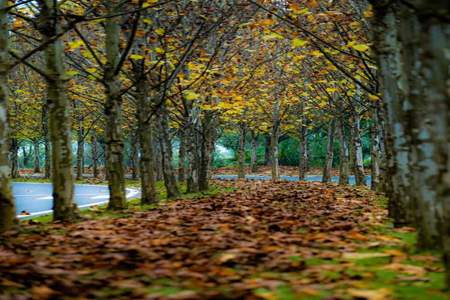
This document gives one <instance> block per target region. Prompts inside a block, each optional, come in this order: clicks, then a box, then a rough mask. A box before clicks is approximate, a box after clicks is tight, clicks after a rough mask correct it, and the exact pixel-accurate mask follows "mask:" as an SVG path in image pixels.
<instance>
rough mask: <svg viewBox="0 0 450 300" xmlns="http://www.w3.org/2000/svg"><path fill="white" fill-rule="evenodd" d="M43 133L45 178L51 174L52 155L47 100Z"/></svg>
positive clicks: (43, 111) (44, 108) (43, 114)
mask: <svg viewBox="0 0 450 300" xmlns="http://www.w3.org/2000/svg"><path fill="white" fill-rule="evenodd" d="M42 135H43V137H44V152H45V161H44V178H50V176H51V174H50V172H51V167H50V166H51V157H50V156H51V155H50V141H49V139H50V138H49V131H48V103H47V101H45V103H43V105H42Z"/></svg>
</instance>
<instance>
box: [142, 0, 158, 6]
mask: <svg viewBox="0 0 450 300" xmlns="http://www.w3.org/2000/svg"><path fill="white" fill-rule="evenodd" d="M157 2H158V0H147V1H145V3H144V4H143V5H142V7H149V6H151V5H152V4H155V3H157Z"/></svg>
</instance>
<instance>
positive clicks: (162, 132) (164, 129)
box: [158, 104, 180, 198]
mask: <svg viewBox="0 0 450 300" xmlns="http://www.w3.org/2000/svg"><path fill="white" fill-rule="evenodd" d="M167 114H168V112H167V108H166V107H165V105H164V104H163V105H161V107H160V110H159V114H158V117H159V120H158V123H159V124H158V125H159V145H160V147H161V155H162V165H163V170H162V171H163V176H164V185H165V187H166V191H167V197H169V198H170V197H177V196H178V195H179V194H180V192H179V190H178V186H177V181H176V177H175V170H174V167H173V166H172V157H173V155H172V139H171V137H170V133H169V121H168V116H167Z"/></svg>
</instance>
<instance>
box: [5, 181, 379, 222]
mask: <svg viewBox="0 0 450 300" xmlns="http://www.w3.org/2000/svg"><path fill="white" fill-rule="evenodd" d="M245 178H246V179H248V180H270V179H271V177H270V176H267V175H246V176H245ZM213 179H218V180H236V179H237V175H214V176H213ZM281 179H282V180H286V181H298V176H284V175H283V176H281ZM370 179H371V178H370V176H367V184H370ZM321 180H322V176H320V175H310V176H308V177H307V178H306V181H321ZM338 180H339V177H337V176H333V177H332V179H331V181H332V182H338ZM349 183H350V184H352V185H353V184H355V177H354V176H350V178H349ZM12 188H13V193H14V197H15V200H16V212H17V215H19V217H26V216H24V215H21V213H22V212H23V211H25V212H27V213H29V216H39V215H44V214H49V213H51V212H52V185H51V184H50V183H29V182H14V183H13V184H12ZM137 196H139V191H138V190H135V189H127V198H128V199H130V198H134V197H137ZM108 199H109V192H108V187H107V186H104V185H89V184H77V185H75V202H76V203H77V205H78V207H80V208H83V207H89V206H94V205H100V204H104V203H107V202H108Z"/></svg>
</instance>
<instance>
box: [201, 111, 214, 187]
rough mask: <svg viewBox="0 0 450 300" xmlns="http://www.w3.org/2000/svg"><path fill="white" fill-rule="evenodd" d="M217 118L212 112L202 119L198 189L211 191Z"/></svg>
mask: <svg viewBox="0 0 450 300" xmlns="http://www.w3.org/2000/svg"><path fill="white" fill-rule="evenodd" d="M215 128H216V117H215V116H214V115H213V113H211V112H206V113H205V114H204V116H203V118H202V136H201V148H200V163H199V170H198V189H199V191H207V190H208V189H209V173H210V167H211V161H212V156H213V155H212V154H213V152H214V143H215V139H216V132H215Z"/></svg>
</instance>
